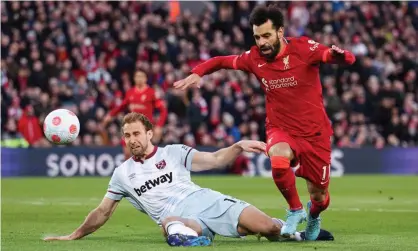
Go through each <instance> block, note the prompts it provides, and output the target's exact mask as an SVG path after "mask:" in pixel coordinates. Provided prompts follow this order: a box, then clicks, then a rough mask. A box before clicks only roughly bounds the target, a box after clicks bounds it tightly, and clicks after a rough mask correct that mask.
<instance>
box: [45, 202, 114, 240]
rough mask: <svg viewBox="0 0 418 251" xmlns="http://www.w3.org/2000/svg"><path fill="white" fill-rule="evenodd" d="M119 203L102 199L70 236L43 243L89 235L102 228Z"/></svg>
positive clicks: (57, 237)
mask: <svg viewBox="0 0 418 251" xmlns="http://www.w3.org/2000/svg"><path fill="white" fill-rule="evenodd" d="M118 204H119V201H116V200H112V199H109V198H106V197H105V198H104V199H103V200H102V202H101V203H100V205H99V206H98V207H97V208H95V209H94V210H93V211H91V212H90V213H89V214H88V215H87V218H86V220H85V221H84V222H83V224H81V226H80V227H79V228H77V229H76V230H75V231H74V232H73V233H72V234H70V235H65V236H51V237H46V238H44V240H45V241H54V240H60V241H70V240H78V239H81V238H83V237H84V236H86V235H89V234H91V233H93V232H94V231H96V230H97V229H99V228H100V227H101V226H103V225H104V224H105V223H106V221H107V220H108V219H109V218H110V216H111V215H112V213H113V212H114V211H115V209H116V207H117V205H118Z"/></svg>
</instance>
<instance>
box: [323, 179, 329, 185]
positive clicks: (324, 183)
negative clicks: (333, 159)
mask: <svg viewBox="0 0 418 251" xmlns="http://www.w3.org/2000/svg"><path fill="white" fill-rule="evenodd" d="M328 181H329V180H327V181H324V182H321V185H323V184H325V183H328Z"/></svg>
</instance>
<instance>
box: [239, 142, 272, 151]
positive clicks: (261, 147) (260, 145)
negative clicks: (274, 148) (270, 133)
mask: <svg viewBox="0 0 418 251" xmlns="http://www.w3.org/2000/svg"><path fill="white" fill-rule="evenodd" d="M236 144H237V145H238V146H239V147H241V149H242V150H243V151H244V152H251V153H265V152H266V147H267V145H266V143H264V142H261V141H257V140H241V141H239V142H237V143H236Z"/></svg>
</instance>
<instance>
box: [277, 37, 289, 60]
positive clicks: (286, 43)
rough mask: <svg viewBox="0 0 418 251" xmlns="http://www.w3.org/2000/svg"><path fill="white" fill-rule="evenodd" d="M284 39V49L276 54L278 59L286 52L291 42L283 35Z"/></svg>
mask: <svg viewBox="0 0 418 251" xmlns="http://www.w3.org/2000/svg"><path fill="white" fill-rule="evenodd" d="M282 40H283V42H284V43H283V46H284V48H283V50H282V52H281V53H279V54H277V55H276V59H278V58H280V57H281V56H283V54H284V53H285V52H286V49H287V45H288V44H289V42H288V41H287V39H286V38H285V37H283V38H282Z"/></svg>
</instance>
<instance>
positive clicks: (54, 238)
mask: <svg viewBox="0 0 418 251" xmlns="http://www.w3.org/2000/svg"><path fill="white" fill-rule="evenodd" d="M72 240H75V237H73V236H72V235H65V236H50V237H45V238H44V241H72Z"/></svg>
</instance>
